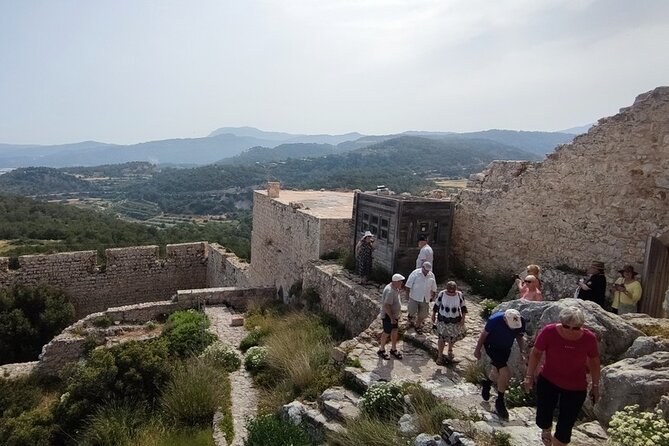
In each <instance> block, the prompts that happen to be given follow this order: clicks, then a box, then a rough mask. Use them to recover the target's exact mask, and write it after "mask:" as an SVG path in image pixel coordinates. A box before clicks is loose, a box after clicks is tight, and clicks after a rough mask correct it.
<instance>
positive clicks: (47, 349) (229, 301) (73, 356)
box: [36, 287, 276, 375]
mask: <svg viewBox="0 0 669 446" xmlns="http://www.w3.org/2000/svg"><path fill="white" fill-rule="evenodd" d="M275 297H276V291H275V289H274V288H234V287H223V288H204V289H194V290H181V291H179V292H178V293H177V295H176V296H175V298H174V299H172V300H165V301H159V302H147V303H141V304H135V305H125V306H122V307H115V308H109V309H108V310H106V311H101V312H97V313H92V314H89V315H88V316H86V317H85V318H83V319H81V320H79V321H77V322H75V323H74V324H72V325H70V326H69V327H67V328H66V329H65V330H63V332H62V333H61V334H59V335H58V336H56V337H55V338H53V339H52V340H51V342H49V343H48V344H46V345H45V346H44V347H42V354H41V355H40V358H39V361H38V363H37V365H36V370H37V371H39V372H40V373H43V374H47V375H55V374H57V373H58V371H59V370H61V369H62V368H63V367H64V366H65V365H66V364H68V363H70V362H73V361H77V360H79V358H80V357H81V355H82V354H83V349H84V344H85V343H86V335H87V334H91V332H92V331H95V330H96V328H95V323H94V321H95V320H96V319H98V318H101V317H108V318H109V319H110V320H111V321H113V322H114V323H115V324H127V323H132V324H144V323H145V322H148V321H152V320H156V319H157V318H159V317H164V316H165V315H169V314H171V313H173V312H175V311H178V310H186V309H189V308H198V307H200V306H202V305H220V304H226V305H230V306H231V307H233V308H235V309H238V310H240V311H243V310H245V309H246V305H247V303H248V302H251V301H254V300H269V299H274V298H275ZM97 331H98V332H100V331H101V330H99V329H97Z"/></svg>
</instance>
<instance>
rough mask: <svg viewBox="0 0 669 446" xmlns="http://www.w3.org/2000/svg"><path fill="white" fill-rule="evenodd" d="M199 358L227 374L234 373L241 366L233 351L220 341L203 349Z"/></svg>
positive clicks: (240, 361)
mask: <svg viewBox="0 0 669 446" xmlns="http://www.w3.org/2000/svg"><path fill="white" fill-rule="evenodd" d="M200 357H201V358H202V359H204V360H205V361H208V362H209V363H211V364H214V365H215V366H217V367H220V368H222V369H224V370H226V371H228V372H234V371H235V370H237V369H238V368H239V366H240V365H241V364H242V360H241V359H240V358H239V355H238V354H237V352H236V351H235V349H234V348H232V347H231V346H230V345H228V344H224V343H223V342H221V341H216V342H214V343H213V344H210V345H209V346H208V347H207V348H205V349H204V351H203V352H202V354H201V355H200Z"/></svg>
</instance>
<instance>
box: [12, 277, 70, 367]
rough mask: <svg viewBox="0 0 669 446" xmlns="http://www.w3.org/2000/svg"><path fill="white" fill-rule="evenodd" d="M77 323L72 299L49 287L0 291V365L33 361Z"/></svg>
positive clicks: (14, 288) (21, 286)
mask: <svg viewBox="0 0 669 446" xmlns="http://www.w3.org/2000/svg"><path fill="white" fill-rule="evenodd" d="M73 321H74V306H73V305H72V303H71V302H70V299H69V297H68V296H67V295H66V294H65V293H64V292H63V291H62V290H59V289H58V288H55V287H52V286H49V285H38V286H33V287H30V286H25V285H16V286H14V287H11V288H3V289H0V365H1V364H10V363H13V362H25V361H33V360H35V359H37V356H38V355H39V353H40V352H41V351H42V346H43V345H44V344H46V343H48V342H49V341H50V340H51V339H52V338H53V337H54V336H56V335H57V334H59V333H60V332H61V331H62V330H63V329H64V328H65V327H67V326H68V325H69V324H71V323H72V322H73Z"/></svg>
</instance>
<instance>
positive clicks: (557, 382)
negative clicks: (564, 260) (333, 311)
mask: <svg viewBox="0 0 669 446" xmlns="http://www.w3.org/2000/svg"><path fill="white" fill-rule="evenodd" d="M367 238H368V240H367V241H365V242H362V243H365V244H371V243H373V237H367ZM359 246H363V245H362V244H359ZM419 247H420V253H419V255H418V258H417V259H416V269H415V270H414V271H412V272H411V273H410V274H409V277H408V278H405V277H404V276H403V275H402V274H399V273H396V274H394V275H393V276H392V280H391V282H390V283H389V284H388V285H386V287H385V288H384V290H383V293H382V298H381V312H380V317H381V320H382V326H383V332H382V334H381V341H380V346H379V350H378V352H377V354H378V356H379V357H380V358H381V359H383V360H389V359H390V357H391V356H392V357H394V358H396V359H399V360H401V359H402V358H403V355H402V352H401V351H399V350H398V346H397V342H398V338H399V335H398V329H399V320H400V309H401V302H400V293H401V291H402V289H403V288H406V289H407V292H408V296H409V301H408V324H407V327H414V328H415V329H416V331H417V332H421V331H422V330H424V323H425V320H426V319H427V316H428V313H429V310H430V305H431V306H432V314H431V321H432V328H433V331H434V332H435V334H436V335H437V336H438V341H437V351H438V354H437V360H436V361H437V363H438V364H440V365H445V364H448V363H452V362H454V361H456V360H455V358H454V354H453V346H454V344H455V343H456V342H457V341H459V340H461V339H463V338H464V337H465V334H466V325H465V319H466V315H467V306H466V303H465V299H464V296H463V294H462V292H461V291H459V290H458V287H457V284H456V283H455V282H454V281H449V282H447V283H446V287H445V289H444V290H441V291H439V292H437V285H436V280H435V278H434V274H433V273H432V269H433V253H432V249H431V248H430V247H429V245H428V243H427V240H426V239H425V238H422V239H421V240H419ZM362 249H363V254H362V255H363V257H365V256H366V255H367V254H366V253H365V252H364V249H366V248H362ZM356 251H357V250H356ZM369 252H370V257H371V250H370V251H369ZM356 254H357V255H358V257H359V256H360V254H359V253H358V252H356ZM364 260H365V258H363V261H364ZM359 272H360V269H359ZM526 272H527V274H526V275H525V277H524V278H522V279H521V278H520V276H518V277H516V286H517V288H518V293H519V298H520V299H524V300H527V301H542V300H543V295H542V293H541V287H542V281H541V268H540V267H539V266H538V265H528V266H527V268H526ZM603 272H604V264H602V263H601V262H592V264H591V266H590V268H589V269H588V271H587V276H586V277H584V278H583V279H581V280H580V281H579V284H578V290H577V292H576V295H577V297H579V298H581V299H584V300H592V301H594V302H597V303H598V304H600V305H603V303H604V301H603V299H602V298H601V296H602V289H603V290H604V291H605V289H606V278H605V277H603V276H604V275H603ZM620 274H621V277H620V278H619V279H618V280H616V282H615V283H614V284H613V285H612V287H611V294H612V297H613V303H612V307H613V309H614V311H617V312H619V313H620V314H623V313H626V312H631V311H635V310H636V302H638V300H639V298H640V297H641V286H640V284H639V282H638V281H637V280H636V275H637V274H636V272H635V271H634V268H633V267H631V266H625V267H624V268H623V269H622V270H620ZM602 277H603V278H604V280H603V281H602ZM404 281H406V283H405V284H403V282H404ZM584 323H585V316H584V314H583V312H582V311H581V310H580V309H579V308H578V307H573V306H571V307H567V308H565V309H563V310H562V312H561V313H560V315H559V320H558V321H557V322H556V323H552V324H548V325H546V326H545V327H544V328H543V329H542V330H541V331H540V332H539V334H538V335H537V337H536V340H535V343H534V346H533V347H532V350H531V352H530V354H529V355H526V354H525V345H524V334H525V326H526V321H525V320H524V318H523V317H522V316H521V314H520V312H518V311H517V310H515V309H509V310H506V311H503V312H497V313H495V314H493V315H491V316H490V318H489V319H488V321H487V322H486V325H485V328H484V329H483V331H482V332H481V335H480V336H479V339H478V342H477V344H476V347H475V349H474V357H475V358H476V359H477V360H480V359H481V358H482V352H483V351H485V352H486V355H487V356H488V358H489V359H490V363H491V368H490V372H489V373H487V374H486V377H485V379H484V380H483V382H482V383H481V397H482V398H483V400H485V401H488V400H489V399H490V397H491V390H492V388H493V386H494V387H495V389H496V392H497V398H496V399H495V410H496V412H497V414H498V415H499V417H500V418H502V419H508V417H509V413H508V410H507V408H506V403H505V399H504V395H505V392H506V391H507V389H508V387H509V382H510V379H511V375H512V373H511V371H510V369H509V366H508V361H509V358H510V355H511V351H512V348H513V344H514V342H516V343H517V344H518V347H519V350H520V352H521V355H522V362H523V363H524V364H527V368H526V373H525V379H524V381H523V386H524V388H525V389H526V390H527V391H530V390H531V389H532V388H533V387H534V388H535V389H536V395H537V411H536V424H537V426H538V427H539V428H541V440H542V442H543V444H544V445H547V446H551V445H553V446H555V445H565V444H568V443H569V442H570V440H571V431H572V428H573V426H574V423H575V422H576V417H577V415H578V413H579V411H580V409H581V407H582V405H583V403H584V402H585V399H586V397H587V395H588V393H589V395H590V397H591V399H592V401H593V403H594V402H595V401H597V399H598V398H599V378H600V360H599V351H598V346H597V339H596V337H595V335H594V333H592V332H591V331H590V330H588V329H587V328H585V327H584ZM388 342H390V351H389V353H388V352H386V345H387V344H388ZM446 346H448V349H447V353H446V354H445V355H444V350H445V349H446ZM588 374H589V375H590V380H589V382H588ZM588 388H589V392H588ZM556 408H557V409H558V419H557V423H556V427H555V431H554V433H553V432H552V423H553V414H554V412H555V409H556Z"/></svg>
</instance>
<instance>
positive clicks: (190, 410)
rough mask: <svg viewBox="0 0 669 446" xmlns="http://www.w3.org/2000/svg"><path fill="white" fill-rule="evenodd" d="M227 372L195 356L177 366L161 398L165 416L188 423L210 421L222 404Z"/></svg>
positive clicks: (180, 422)
mask: <svg viewBox="0 0 669 446" xmlns="http://www.w3.org/2000/svg"><path fill="white" fill-rule="evenodd" d="M226 379H227V375H226V374H225V373H224V372H221V371H220V370H218V369H216V368H215V367H213V366H212V365H210V364H208V363H207V362H205V361H200V360H197V359H193V360H190V361H188V362H187V363H186V364H185V365H180V366H177V367H176V368H175V369H174V371H173V372H172V377H171V379H170V382H169V384H168V385H167V387H166V388H165V391H164V392H163V395H162V397H161V406H162V408H163V411H164V412H165V415H166V416H167V417H168V418H169V419H170V420H173V421H174V422H176V423H178V424H181V425H185V426H206V425H209V424H211V420H212V418H213V416H214V412H216V409H217V408H218V407H219V406H220V405H221V404H222V401H223V399H224V397H225V390H226V386H225V385H224V383H223V382H224V381H225V380H226Z"/></svg>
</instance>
